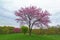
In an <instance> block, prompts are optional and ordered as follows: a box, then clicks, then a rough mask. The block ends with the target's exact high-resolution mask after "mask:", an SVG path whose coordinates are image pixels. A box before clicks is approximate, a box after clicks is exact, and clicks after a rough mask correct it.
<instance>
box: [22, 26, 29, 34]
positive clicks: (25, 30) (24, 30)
mask: <svg viewBox="0 0 60 40" xmlns="http://www.w3.org/2000/svg"><path fill="white" fill-rule="evenodd" d="M21 30H22V32H23V33H24V34H26V33H27V31H28V27H26V26H21Z"/></svg>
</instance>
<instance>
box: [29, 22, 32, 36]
mask: <svg viewBox="0 0 60 40" xmlns="http://www.w3.org/2000/svg"><path fill="white" fill-rule="evenodd" d="M31 31H32V30H31V21H29V36H31Z"/></svg>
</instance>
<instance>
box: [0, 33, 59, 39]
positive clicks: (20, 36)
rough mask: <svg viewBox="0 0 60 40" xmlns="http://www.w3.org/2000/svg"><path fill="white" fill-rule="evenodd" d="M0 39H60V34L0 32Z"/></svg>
mask: <svg viewBox="0 0 60 40" xmlns="http://www.w3.org/2000/svg"><path fill="white" fill-rule="evenodd" d="M0 40H60V35H34V34H33V35H32V36H29V35H24V34H21V33H20V34H19V33H18V34H2V35H1V34H0Z"/></svg>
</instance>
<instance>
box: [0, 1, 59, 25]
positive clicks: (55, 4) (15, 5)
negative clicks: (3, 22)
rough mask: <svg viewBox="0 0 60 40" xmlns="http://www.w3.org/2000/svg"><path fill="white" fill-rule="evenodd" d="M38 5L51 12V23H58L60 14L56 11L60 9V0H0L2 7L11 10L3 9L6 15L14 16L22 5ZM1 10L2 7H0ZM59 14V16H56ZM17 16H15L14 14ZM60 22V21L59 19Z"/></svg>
mask: <svg viewBox="0 0 60 40" xmlns="http://www.w3.org/2000/svg"><path fill="white" fill-rule="evenodd" d="M27 6H37V7H40V8H42V9H46V10H48V11H49V12H50V13H51V15H52V16H51V21H52V22H53V23H51V25H55V24H58V23H56V21H58V20H59V16H60V15H59V16H58V15H57V13H56V12H59V11H60V0H0V7H3V8H5V9H6V10H9V11H10V12H12V13H10V12H7V11H3V13H4V12H5V13H4V15H5V16H7V15H8V16H9V17H10V16H11V17H13V16H14V14H13V12H14V11H15V10H17V9H19V8H21V7H27ZM0 10H1V9H0ZM56 15H57V16H56ZM14 17H15V16H14ZM59 22H60V21H59Z"/></svg>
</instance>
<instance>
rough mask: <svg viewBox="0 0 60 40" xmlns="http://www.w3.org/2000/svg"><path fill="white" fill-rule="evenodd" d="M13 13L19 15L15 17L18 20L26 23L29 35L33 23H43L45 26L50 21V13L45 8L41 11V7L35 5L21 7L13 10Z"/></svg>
mask: <svg viewBox="0 0 60 40" xmlns="http://www.w3.org/2000/svg"><path fill="white" fill-rule="evenodd" d="M15 15H16V16H17V17H19V18H17V19H16V20H17V21H18V22H22V23H24V24H27V25H28V27H29V35H31V31H32V28H33V26H34V25H37V24H43V25H46V26H47V25H48V23H49V22H50V21H49V15H50V14H49V13H48V12H47V11H46V10H45V11H42V9H41V8H37V7H35V6H31V7H26V8H21V9H19V10H18V11H16V12H15Z"/></svg>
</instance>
